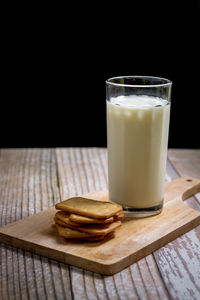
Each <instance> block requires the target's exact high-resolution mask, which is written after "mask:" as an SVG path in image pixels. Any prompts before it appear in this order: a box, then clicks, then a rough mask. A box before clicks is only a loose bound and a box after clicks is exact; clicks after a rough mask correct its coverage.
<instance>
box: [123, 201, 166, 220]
mask: <svg viewBox="0 0 200 300" xmlns="http://www.w3.org/2000/svg"><path fill="white" fill-rule="evenodd" d="M122 207H123V212H124V214H125V216H127V217H133V218H145V217H150V216H155V215H158V214H160V213H161V212H162V209H163V204H162V203H161V204H159V205H156V206H151V207H146V208H134V207H129V206H124V205H122Z"/></svg>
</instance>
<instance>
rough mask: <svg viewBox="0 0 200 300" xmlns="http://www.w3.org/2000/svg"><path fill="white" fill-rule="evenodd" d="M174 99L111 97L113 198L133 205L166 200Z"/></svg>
mask: <svg viewBox="0 0 200 300" xmlns="http://www.w3.org/2000/svg"><path fill="white" fill-rule="evenodd" d="M169 116H170V103H169V102H168V101H167V100H164V99H161V98H158V97H151V96H145V95H144V96H143V95H142V96H135V95H134V96H118V97H115V98H111V99H110V102H108V101H107V135H108V136H107V140H108V181H109V197H110V200H111V201H114V202H116V203H119V204H122V205H124V206H129V207H133V208H148V207H152V206H157V205H159V204H161V203H162V201H163V195H164V181H165V169H166V159H167V144H168V129H169Z"/></svg>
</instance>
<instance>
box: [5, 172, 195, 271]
mask: <svg viewBox="0 0 200 300" xmlns="http://www.w3.org/2000/svg"><path fill="white" fill-rule="evenodd" d="M199 191H200V180H199V179H196V178H183V177H181V178H178V179H175V180H173V181H172V182H170V183H167V184H166V186H165V202H164V209H163V212H162V213H161V214H159V215H157V216H153V217H148V218H143V219H133V218H130V217H125V219H124V221H123V224H122V226H121V227H120V228H118V229H117V230H116V232H115V237H114V238H105V239H104V241H101V242H84V241H70V240H66V239H64V238H61V237H59V236H58V235H57V231H56V228H55V225H54V222H53V217H54V214H55V212H56V210H55V208H54V207H52V208H50V209H48V210H45V211H43V212H41V213H38V214H36V215H33V216H30V217H27V218H25V219H22V220H20V221H17V222H14V223H12V224H9V225H7V226H4V227H1V228H0V241H1V242H4V243H7V244H9V245H12V246H14V247H17V248H22V249H25V250H28V251H31V252H34V253H36V254H39V255H43V256H46V257H49V258H52V259H55V260H58V261H61V262H64V263H67V264H72V265H74V266H77V267H81V268H84V269H87V270H90V271H93V272H97V273H100V274H104V275H111V274H114V273H117V272H119V271H121V270H122V269H124V268H125V267H127V266H129V265H130V264H132V263H134V262H136V261H137V260H139V259H141V258H143V257H144V256H146V255H149V254H150V253H152V252H153V251H155V250H157V249H158V248H160V247H162V246H164V245H165V244H167V243H169V242H170V241H172V240H173V239H175V238H177V237H178V236H180V235H182V234H184V233H185V232H187V231H189V230H191V229H192V228H194V227H196V226H197V225H199V224H200V212H199V211H196V210H194V209H192V208H190V207H188V206H187V205H186V204H184V202H183V201H182V200H184V199H186V198H188V197H189V196H191V195H193V194H195V193H197V192H199ZM84 196H87V197H90V198H93V199H99V200H107V199H108V193H107V191H96V192H92V193H89V194H87V195H84Z"/></svg>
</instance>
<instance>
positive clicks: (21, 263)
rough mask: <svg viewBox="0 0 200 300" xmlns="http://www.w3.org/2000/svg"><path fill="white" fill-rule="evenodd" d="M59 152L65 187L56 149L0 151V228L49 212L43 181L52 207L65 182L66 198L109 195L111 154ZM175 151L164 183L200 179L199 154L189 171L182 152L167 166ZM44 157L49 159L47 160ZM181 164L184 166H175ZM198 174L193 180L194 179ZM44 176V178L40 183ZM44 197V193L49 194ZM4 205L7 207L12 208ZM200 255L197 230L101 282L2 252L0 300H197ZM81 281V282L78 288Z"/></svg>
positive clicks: (24, 254)
mask: <svg viewBox="0 0 200 300" xmlns="http://www.w3.org/2000/svg"><path fill="white" fill-rule="evenodd" d="M61 150H62V151H63V153H62V155H63V158H62V159H63V160H65V164H64V166H63V173H64V176H65V177H66V179H69V182H68V183H66V179H63V178H62V179H61V178H59V179H58V177H57V174H56V173H57V169H56V158H57V159H58V160H61V159H60V157H56V156H55V150H54V149H28V150H25V149H13V150H10V149H5V150H4V149H1V150H0V151H1V156H0V208H1V212H2V209H3V214H2V215H1V216H0V220H1V221H2V223H1V224H2V225H5V224H8V223H11V222H13V221H15V220H19V219H21V217H22V216H28V215H31V214H33V213H35V212H39V211H41V210H42V207H44V209H45V207H46V208H47V207H48V205H46V204H47V202H48V200H49V199H48V198H47V197H46V196H45V194H44V192H43V191H41V190H42V186H44V183H43V185H41V184H40V181H41V178H42V176H43V178H44V177H45V176H47V177H48V178H49V183H52V181H53V187H52V196H50V201H52V203H56V201H57V202H59V201H60V200H59V199H60V198H59V192H61V191H59V189H58V185H59V184H61V183H59V181H58V180H60V181H61V180H63V183H64V192H65V193H66V196H68V195H74V194H73V193H75V194H79V193H86V192H87V191H88V190H89V191H92V190H94V189H106V188H107V163H106V160H107V152H106V149H98V148H91V149H81V148H76V149H73V148H71V149H58V150H56V151H58V152H59V151H61ZM14 151H17V152H18V153H14ZM173 151H175V152H174V161H173V165H172V163H171V161H169V162H168V164H167V174H166V181H171V180H172V179H174V178H176V177H180V176H192V177H198V178H200V173H199V171H198V169H197V168H198V166H199V165H200V160H199V155H200V154H199V153H200V152H199V150H195V151H194V152H193V150H186V152H187V151H192V153H190V154H189V158H188V159H187V158H185V160H186V161H187V164H185V163H184V166H185V167H184V168H185V170H184V171H183V170H182V169H179V168H178V167H177V160H178V158H179V155H180V152H181V151H184V150H180V152H179V150H170V151H169V154H170V155H169V158H170V159H171V154H172V153H173ZM41 152H43V154H42V153H41ZM48 152H49V153H48ZM87 152H89V153H87ZM46 155H47V156H48V157H49V158H50V159H49V158H48V159H46V158H45V157H46ZM90 159H91V160H92V163H91V162H90ZM190 159H191V163H190ZM49 160H50V161H49ZM175 160H176V161H175ZM41 162H42V164H41ZM182 163H183V162H179V163H178V165H179V166H180V165H181V164H182ZM92 164H93V165H92ZM46 165H47V167H45V166H46ZM44 168H46V175H44V173H45V172H44V170H43V171H42V170H41V169H44ZM73 168H75V170H73ZM187 168H188V172H187ZM193 168H194V169H195V172H193V171H192V169H193ZM47 170H48V172H47ZM66 171H67V172H69V173H71V172H73V174H74V175H73V176H72V177H70V176H69V174H66ZM95 171H97V172H98V173H97V174H96V175H94V174H93V173H94V172H95ZM182 171H183V172H182ZM42 172H44V173H43V175H42V176H41V175H40V174H41V173H42ZM47 173H48V174H50V176H49V175H48V174H47ZM13 176H14V177H13ZM27 176H28V178H26V177H27ZM94 176H96V177H95V178H99V179H95V180H98V182H94V180H93V177H94ZM97 176H98V177H97ZM75 184H76V185H75ZM88 186H89V188H88ZM48 190H50V189H48ZM62 190H63V186H62ZM45 191H46V192H47V189H45ZM46 192H45V193H46ZM56 195H57V196H56ZM43 197H44V198H43ZM42 198H43V199H42ZM7 199H10V200H9V203H7V201H8V200H7ZM28 199H29V201H27V200H28ZM44 199H45V200H44ZM192 201H193V200H192ZM194 201H196V200H194ZM27 202H29V203H27ZM189 202H190V200H189ZM196 202H197V201H196ZM11 203H12V204H11ZM45 203H46V204H45ZM187 203H188V201H187ZM192 205H193V204H192ZM177 241H178V243H177ZM199 253H200V235H199V230H198V229H197V228H196V229H195V230H192V231H191V232H189V233H187V234H185V235H183V236H182V237H180V238H178V239H176V240H175V241H174V242H171V243H169V245H167V246H165V247H162V248H161V249H159V250H158V251H156V252H154V254H153V256H152V255H149V256H147V257H146V258H143V259H142V260H141V261H139V262H138V263H135V264H133V265H131V266H130V267H128V268H126V269H125V270H123V271H122V272H120V273H118V274H115V275H113V276H106V277H104V276H101V275H99V274H95V273H91V272H89V271H88V272H85V271H83V270H81V269H79V268H75V267H71V266H69V267H66V265H63V264H58V265H59V267H58V265H57V262H54V261H53V260H48V259H45V258H43V257H40V256H37V255H32V254H31V253H29V252H26V251H21V250H17V249H15V248H12V247H9V246H6V245H3V244H2V245H1V255H0V259H1V264H0V293H1V294H0V298H1V297H2V299H3V300H4V299H6V300H7V299H47V296H48V299H71V298H73V299H169V298H171V299H199V298H200V293H199V290H198V282H199V278H200V274H199V270H200V265H199V261H200V259H199V256H198V255H199ZM54 263H55V266H53V268H52V272H50V268H49V267H48V266H49V265H53V264H54ZM25 267H26V268H25ZM29 270H30V272H29ZM46 272H47V273H46ZM57 278H58V282H57V281H56V280H57ZM77 279H78V280H79V281H76V280H77ZM53 282H55V283H56V282H57V283H58V286H56V284H55V285H54V288H52V286H53V285H52V283H53ZM78 283H80V284H78ZM1 295H2V296H1ZM111 296H112V297H113V298H111ZM120 297H121V298H120ZM154 297H156V298H154Z"/></svg>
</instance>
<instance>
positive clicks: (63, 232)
mask: <svg viewBox="0 0 200 300" xmlns="http://www.w3.org/2000/svg"><path fill="white" fill-rule="evenodd" d="M56 228H57V230H58V234H59V235H60V236H62V237H64V238H67V239H85V238H89V239H91V237H94V235H91V234H89V233H87V232H81V231H79V230H76V229H71V228H68V227H62V226H60V225H58V224H56ZM101 236H102V235H101ZM95 237H96V236H95Z"/></svg>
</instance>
